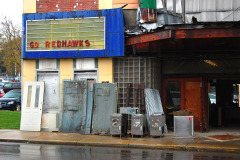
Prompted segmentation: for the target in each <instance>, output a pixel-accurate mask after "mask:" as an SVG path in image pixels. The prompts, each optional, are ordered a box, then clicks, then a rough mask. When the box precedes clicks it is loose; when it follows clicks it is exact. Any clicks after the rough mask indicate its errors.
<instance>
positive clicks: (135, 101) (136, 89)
mask: <svg viewBox="0 0 240 160" xmlns="http://www.w3.org/2000/svg"><path fill="white" fill-rule="evenodd" d="M138 88H139V84H138V83H135V88H134V90H135V92H134V107H137V104H138Z"/></svg>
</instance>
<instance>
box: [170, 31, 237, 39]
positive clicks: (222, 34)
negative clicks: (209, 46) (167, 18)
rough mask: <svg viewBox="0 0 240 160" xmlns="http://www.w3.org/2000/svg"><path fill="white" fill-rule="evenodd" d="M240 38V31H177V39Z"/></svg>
mask: <svg viewBox="0 0 240 160" xmlns="http://www.w3.org/2000/svg"><path fill="white" fill-rule="evenodd" d="M226 37H240V29H200V30H177V31H175V37H174V38H175V39H188V38H226Z"/></svg>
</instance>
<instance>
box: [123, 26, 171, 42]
mask: <svg viewBox="0 0 240 160" xmlns="http://www.w3.org/2000/svg"><path fill="white" fill-rule="evenodd" d="M171 37H172V31H171V30H165V31H161V32H155V33H149V34H144V35H139V36H135V37H130V38H128V39H127V40H126V45H133V44H138V43H145V42H150V41H157V40H162V39H169V38H171Z"/></svg>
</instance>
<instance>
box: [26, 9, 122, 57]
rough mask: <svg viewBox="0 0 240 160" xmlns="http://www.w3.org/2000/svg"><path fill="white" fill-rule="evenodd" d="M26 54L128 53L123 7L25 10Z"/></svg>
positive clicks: (89, 55)
mask: <svg viewBox="0 0 240 160" xmlns="http://www.w3.org/2000/svg"><path fill="white" fill-rule="evenodd" d="M23 28H24V30H23V46H22V47H23V54H22V58H23V59H27V58H77V57H113V56H123V55H124V28H123V14H122V9H110V10H98V11H76V12H53V13H36V14H23Z"/></svg>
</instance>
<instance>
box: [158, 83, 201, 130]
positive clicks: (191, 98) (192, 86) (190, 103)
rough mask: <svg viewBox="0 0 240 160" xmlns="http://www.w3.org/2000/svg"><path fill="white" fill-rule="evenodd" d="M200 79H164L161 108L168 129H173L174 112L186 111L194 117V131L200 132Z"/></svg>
mask: <svg viewBox="0 0 240 160" xmlns="http://www.w3.org/2000/svg"><path fill="white" fill-rule="evenodd" d="M201 97H202V80H201V78H179V79H164V81H163V107H164V109H165V113H166V115H167V123H168V126H169V128H172V127H173V114H174V112H175V111H179V110H187V111H188V112H189V115H193V116H194V129H195V130H200V131H202V98H201Z"/></svg>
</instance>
